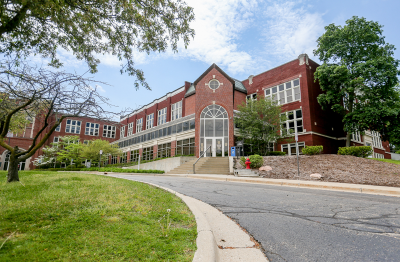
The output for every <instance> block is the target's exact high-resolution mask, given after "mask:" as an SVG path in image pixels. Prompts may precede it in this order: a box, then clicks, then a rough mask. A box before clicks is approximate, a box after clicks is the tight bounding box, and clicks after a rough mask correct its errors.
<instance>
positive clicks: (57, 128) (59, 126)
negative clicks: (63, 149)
mask: <svg viewBox="0 0 400 262" xmlns="http://www.w3.org/2000/svg"><path fill="white" fill-rule="evenodd" d="M59 120H60V118H59V117H57V118H56V122H58V121H59ZM60 130H61V123H60V124H59V125H58V126H57V127H56V129H55V130H54V131H56V132H60Z"/></svg>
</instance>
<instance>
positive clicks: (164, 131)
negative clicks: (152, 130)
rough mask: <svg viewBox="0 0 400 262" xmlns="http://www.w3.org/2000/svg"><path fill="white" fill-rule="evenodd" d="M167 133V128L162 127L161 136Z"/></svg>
mask: <svg viewBox="0 0 400 262" xmlns="http://www.w3.org/2000/svg"><path fill="white" fill-rule="evenodd" d="M166 135H167V128H163V136H166Z"/></svg>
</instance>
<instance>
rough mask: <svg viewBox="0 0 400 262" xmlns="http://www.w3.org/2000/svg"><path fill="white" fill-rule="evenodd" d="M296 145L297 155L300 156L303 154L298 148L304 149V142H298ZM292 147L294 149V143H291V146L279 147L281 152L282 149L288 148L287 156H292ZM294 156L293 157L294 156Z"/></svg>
mask: <svg viewBox="0 0 400 262" xmlns="http://www.w3.org/2000/svg"><path fill="white" fill-rule="evenodd" d="M297 144H298V147H299V155H302V154H303V152H302V151H301V150H300V147H301V146H302V147H303V148H304V147H305V142H298V143H297ZM292 147H294V148H295V147H296V143H291V144H284V145H281V151H282V152H284V151H283V149H284V148H288V154H287V155H288V156H292V153H291V152H292V150H290V149H291V148H292ZM295 155H296V154H294V155H293V156H295Z"/></svg>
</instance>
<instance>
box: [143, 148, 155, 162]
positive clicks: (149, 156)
mask: <svg viewBox="0 0 400 262" xmlns="http://www.w3.org/2000/svg"><path fill="white" fill-rule="evenodd" d="M143 160H153V147H152V146H150V147H146V148H143Z"/></svg>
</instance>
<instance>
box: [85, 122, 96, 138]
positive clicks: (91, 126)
mask: <svg viewBox="0 0 400 262" xmlns="http://www.w3.org/2000/svg"><path fill="white" fill-rule="evenodd" d="M99 127H100V125H99V124H95V123H89V122H87V123H86V128H85V135H88V136H98V135H99Z"/></svg>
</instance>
